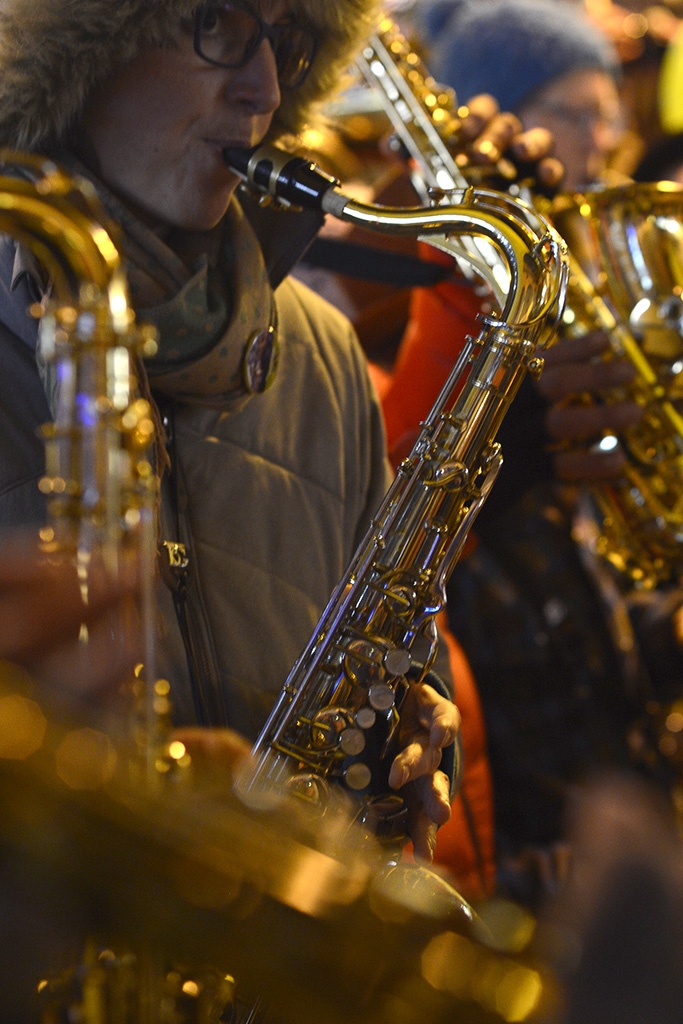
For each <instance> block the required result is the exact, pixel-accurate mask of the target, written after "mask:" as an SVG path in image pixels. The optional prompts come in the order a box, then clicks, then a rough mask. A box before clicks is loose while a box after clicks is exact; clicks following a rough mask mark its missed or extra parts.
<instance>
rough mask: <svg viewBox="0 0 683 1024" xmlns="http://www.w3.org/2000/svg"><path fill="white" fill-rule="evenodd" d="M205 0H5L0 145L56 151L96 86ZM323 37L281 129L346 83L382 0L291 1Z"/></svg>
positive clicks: (164, 38) (293, 125) (285, 105)
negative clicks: (346, 74)
mask: <svg viewBox="0 0 683 1024" xmlns="http://www.w3.org/2000/svg"><path fill="white" fill-rule="evenodd" d="M197 6H198V2H197V0H0V145H1V146H9V147H11V148H14V149H20V150H33V151H41V150H42V151H46V150H48V149H49V148H51V147H52V146H54V145H58V144H59V142H60V141H61V140H63V139H64V137H65V134H66V133H67V132H68V130H69V128H70V127H71V126H72V125H74V124H75V123H77V121H78V119H79V117H80V115H81V113H82V111H83V108H84V106H85V103H86V101H87V99H88V97H89V96H90V94H91V92H92V90H93V89H94V88H96V87H97V86H99V85H101V84H102V83H103V82H104V81H105V80H106V79H107V77H108V76H109V75H110V74H111V73H112V72H113V71H114V70H115V69H116V68H118V67H120V66H122V65H124V64H126V63H128V62H129V61H131V60H132V59H133V58H134V57H135V56H136V55H137V54H138V53H139V52H140V50H141V49H142V48H143V47H145V46H146V45H147V44H150V43H156V44H161V45H163V44H165V43H167V42H169V41H170V39H171V38H172V36H173V33H174V32H175V30H176V28H177V25H178V23H179V21H180V20H181V19H183V18H188V17H189V16H191V15H192V13H193V12H194V10H195V9H196V7H197ZM289 6H290V9H291V11H292V14H293V15H294V16H295V17H296V18H298V19H299V20H300V21H301V22H302V24H305V25H306V26H307V27H309V28H310V29H312V31H313V32H314V33H315V34H316V36H317V37H318V39H319V41H320V44H319V49H318V52H317V54H316V58H315V61H314V63H313V68H312V69H311V72H310V74H309V76H308V78H307V79H306V81H305V82H304V84H303V85H302V86H301V87H300V88H298V89H295V90H293V91H292V92H290V93H283V100H282V104H281V106H280V108H279V110H278V112H277V114H276V118H275V123H274V127H273V132H272V133H271V134H272V135H273V136H275V137H277V136H282V135H285V134H288V133H296V132H297V131H299V130H300V128H301V127H302V125H303V124H304V122H305V120H306V117H307V116H308V114H309V112H310V111H311V108H312V107H314V106H315V105H317V104H318V103H319V102H321V101H322V100H323V99H325V98H326V97H327V96H328V95H329V93H330V92H331V91H332V89H334V88H335V86H337V85H338V84H339V81H340V78H341V76H342V74H343V72H344V70H345V69H346V68H347V67H348V65H349V62H350V61H351V59H352V57H353V54H354V52H355V49H356V47H357V46H359V45H360V44H361V43H362V41H363V39H364V38H366V39H367V36H368V33H369V31H370V30H371V27H372V25H373V18H374V17H375V16H376V14H377V0H290V4H289Z"/></svg>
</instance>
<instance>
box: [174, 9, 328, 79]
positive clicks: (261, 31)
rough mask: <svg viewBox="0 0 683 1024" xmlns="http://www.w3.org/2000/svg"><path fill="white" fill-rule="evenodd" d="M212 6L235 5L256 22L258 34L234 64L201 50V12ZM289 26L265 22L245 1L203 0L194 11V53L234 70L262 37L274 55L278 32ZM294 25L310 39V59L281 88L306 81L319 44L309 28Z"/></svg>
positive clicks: (253, 49) (250, 55)
mask: <svg viewBox="0 0 683 1024" xmlns="http://www.w3.org/2000/svg"><path fill="white" fill-rule="evenodd" d="M212 7H217V8H220V7H237V8H238V9H239V10H241V11H246V13H247V14H249V15H251V17H252V18H253V19H254V21H256V23H257V24H258V35H257V36H256V39H255V41H254V43H253V44H252V45H251V46H250V47H248V48H247V50H246V52H245V53H244V55H243V56H242V57H241V58H240V60H239V61H237V62H236V63H234V64H233V63H231V64H226V63H224V62H223V61H218V60H213V59H212V58H211V57H207V56H206V55H205V54H204V53H203V52H202V47H201V35H202V16H203V14H204V13H205V12H206V11H207V10H209V9H210V8H212ZM290 27H291V23H290V22H286V23H281V24H278V23H277V22H276V23H275V24H268V22H265V21H264V20H263V19H262V18H261V17H260V16H259V15H258V14H257V13H256V11H255V10H254V9H253V7H251V6H250V5H249V4H247V3H243V2H242V0H226V2H224V3H221V2H220V0H219V2H218V3H217V2H216V0H204V3H202V4H200V6H199V7H198V8H197V10H196V12H195V19H194V34H193V38H194V49H195V53H196V54H197V56H198V57H201V59H202V60H204V61H206V63H207V64H213V66H214V67H219V68H228V69H229V70H233V71H236V70H238V69H239V68H243V67H246V65H247V64H248V63H249V61H250V60H251V59H252V57H253V56H254V54H255V53H256V52H257V50H258V48H259V46H260V45H261V43H262V42H263V40H264V39H267V40H268V42H269V43H270V44H271V49H272V50H273V54H274V55H275V44H276V43H277V39H278V36H279V35H280V33H281V32H282V31H284V29H286V28H290ZM296 27H297V28H298V29H299V31H300V32H303V33H304V34H305V35H307V36H308V37H309V38H310V39H311V44H312V45H311V56H310V60H309V62H308V67H307V68H306V69H305V70H304V72H303V74H302V75H301V77H300V78H299V79H297V80H296V82H294V83H293V84H292V85H284V84H283V83H280V84H281V85H282V88H286V89H298V87H299V86H300V85H302V84H303V83H304V82H305V81H306V78H307V77H308V73H309V72H310V70H311V68H312V66H313V61H314V60H315V55H316V53H317V50H318V45H319V41H318V39H316V37H315V35H314V34H313V32H311V31H309V29H305V28H302V27H301V26H300V25H297V26H296ZM276 66H277V62H276ZM279 77H280V72H279V69H278V81H279Z"/></svg>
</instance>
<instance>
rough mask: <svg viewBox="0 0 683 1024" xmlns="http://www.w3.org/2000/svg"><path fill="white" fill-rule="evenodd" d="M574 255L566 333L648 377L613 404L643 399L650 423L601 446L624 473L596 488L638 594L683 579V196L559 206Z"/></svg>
mask: <svg viewBox="0 0 683 1024" xmlns="http://www.w3.org/2000/svg"><path fill="white" fill-rule="evenodd" d="M551 217H552V219H553V222H554V223H555V224H556V225H557V227H558V229H559V230H560V231H561V233H562V235H563V237H565V239H566V240H567V243H568V246H569V249H570V252H571V254H572V260H571V270H570V275H569V285H568V296H569V298H568V302H567V307H566V309H565V314H564V323H563V332H564V333H565V334H567V335H568V336H570V337H577V336H581V335H583V334H585V333H586V332H588V331H594V330H601V331H604V332H605V333H606V334H607V335H608V337H609V339H610V353H609V354H608V356H607V358H611V356H612V355H615V356H619V357H622V358H627V359H629V360H630V362H631V363H632V364H633V366H634V368H635V371H636V375H635V378H634V381H633V383H632V384H631V385H629V386H628V387H625V388H622V389H618V390H614V391H613V392H611V393H608V394H606V395H605V396H604V397H603V400H604V401H606V402H616V401H625V400H628V401H632V402H635V403H636V404H637V405H638V406H639V407H640V408H641V410H642V415H641V419H640V421H639V422H638V423H637V424H636V425H634V426H632V427H627V428H624V429H622V430H621V431H620V432H619V433H618V435H617V434H614V433H610V432H605V435H604V436H603V437H602V438H601V439H599V441H598V442H597V446H598V447H599V448H602V449H611V448H615V447H617V446H619V447H620V448H621V449H622V451H623V452H624V454H625V456H626V462H625V467H624V470H623V474H622V476H621V477H620V478H619V479H617V480H615V481H612V482H601V483H599V484H593V485H591V487H590V495H591V498H592V504H593V508H594V514H595V517H596V520H597V523H598V536H597V539H596V550H597V553H598V554H599V555H601V556H602V557H603V558H604V559H605V560H606V561H607V562H608V563H609V564H610V565H612V566H613V567H614V568H615V569H616V570H617V572H618V574H619V575H620V576H621V577H622V578H624V579H626V580H628V581H629V582H630V583H632V584H633V585H635V586H636V587H639V588H643V589H652V588H654V587H656V586H658V585H659V584H662V583H668V582H675V581H676V580H680V578H681V574H682V573H683V545H682V542H683V493H682V491H681V480H683V415H681V412H680V399H681V397H682V396H683V359H682V357H683V342H682V341H681V328H682V326H683V303H682V301H681V294H682V293H683V189H682V188H681V187H680V186H679V185H676V184H674V183H673V182H658V183H653V184H636V183H634V184H628V185H623V186H620V187H618V188H611V189H604V190H601V191H596V192H591V193H587V194H585V195H577V196H560V197H558V198H557V199H555V200H554V201H553V204H552V211H551Z"/></svg>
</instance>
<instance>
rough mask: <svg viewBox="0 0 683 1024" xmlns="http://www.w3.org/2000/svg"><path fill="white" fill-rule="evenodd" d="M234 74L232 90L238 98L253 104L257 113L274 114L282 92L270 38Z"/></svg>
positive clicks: (264, 40)
mask: <svg viewBox="0 0 683 1024" xmlns="http://www.w3.org/2000/svg"><path fill="white" fill-rule="evenodd" d="M233 74H234V76H235V77H234V78H233V80H232V84H231V89H232V91H233V92H234V93H235V94H236V97H237V99H238V100H242V101H243V102H248V103H250V104H252V106H253V108H254V112H255V113H258V114H272V113H274V111H276V110H277V108H278V107H279V106H280V100H281V99H282V94H281V92H280V83H279V81H278V73H277V65H276V63H275V54H274V53H273V47H272V45H271V43H270V40H269V39H262V40H261V44H260V45H259V47H258V49H257V50H256V52H255V53H254V55H253V56H252V57H251V59H250V60H249V61H248V62H247V63H246V64H245V65H244V67H243V68H238V69H237V70H236V71H234V72H233Z"/></svg>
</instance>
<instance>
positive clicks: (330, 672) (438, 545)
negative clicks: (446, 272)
mask: <svg viewBox="0 0 683 1024" xmlns="http://www.w3.org/2000/svg"><path fill="white" fill-rule="evenodd" d="M225 158H226V160H227V162H228V164H229V166H230V167H231V169H232V170H233V171H235V172H236V173H237V174H238V175H240V176H241V177H242V179H243V181H244V182H246V183H247V184H248V185H249V186H250V187H251V188H252V189H255V190H256V191H258V192H261V193H262V194H264V195H269V196H271V197H275V198H276V199H277V200H278V201H279V202H281V203H284V204H289V205H295V206H296V205H299V206H308V207H311V208H315V209H318V210H322V211H323V212H325V213H330V214H332V215H333V216H336V217H338V218H341V219H343V220H345V221H348V222H349V223H351V224H355V225H360V226H363V227H366V228H371V229H373V230H376V231H380V232H387V233H389V234H409V235H411V236H416V237H417V238H418V239H421V240H424V241H427V242H429V243H431V244H432V245H435V246H437V247H439V248H440V249H442V250H443V251H445V252H449V253H451V254H452V255H457V256H458V257H460V258H462V257H463V256H464V257H466V258H467V259H468V261H469V262H470V264H471V265H472V266H473V267H475V268H476V269H477V270H480V269H481V271H482V273H487V275H488V276H489V277H490V278H491V279H492V280H493V282H494V283H495V286H496V289H497V291H498V293H499V294H500V295H501V297H502V302H501V311H500V315H499V316H492V317H486V318H484V319H483V329H482V331H481V333H480V335H479V337H477V338H470V339H469V341H468V344H467V346H466V347H465V348H464V350H463V352H462V353H461V355H460V357H459V358H458V360H457V362H456V364H455V365H454V367H453V369H452V371H451V373H450V375H449V377H448V380H447V381H446V383H445V385H444V387H443V390H442V392H441V394H440V396H439V398H438V399H437V401H436V403H435V405H434V407H433V409H432V410H431V412H430V413H429V415H428V416H427V418H426V420H425V422H424V424H423V426H422V431H421V433H420V436H419V438H418V440H417V442H416V444H415V446H414V448H413V450H412V452H411V453H410V455H409V456H408V457H407V458H406V459H405V460H404V462H403V463H402V464H401V466H400V467H399V469H398V473H397V476H396V478H395V481H394V483H393V484H392V486H391V487H390V489H389V491H388V492H387V495H386V497H385V499H384V501H383V503H382V506H381V507H380V509H379V510H378V512H377V513H376V515H375V517H374V519H373V521H372V524H371V526H370V528H369V530H368V532H367V534H366V536H365V538H364V539H363V541H362V542H361V544H360V545H359V547H358V549H357V551H356V553H355V555H354V557H353V559H352V561H351V564H350V565H349V567H348V569H347V571H346V573H345V575H344V576H343V578H342V579H341V581H340V582H339V584H338V586H337V587H336V589H335V591H334V592H333V594H332V596H331V598H330V601H329V603H328V605H327V607H326V609H325V611H324V612H323V614H322V616H321V618H320V620H319V622H318V624H317V626H316V628H315V631H314V633H313V636H312V637H311V640H310V642H309V644H308V645H307V647H306V648H305V650H304V651H303V653H302V654H301V656H300V658H299V659H298V661H297V662H296V664H295V666H294V668H293V669H292V671H291V673H290V675H289V677H288V679H287V680H286V682H285V685H284V687H283V689H282V691H281V694H280V696H279V699H278V700H277V702H276V704H275V706H274V708H273V711H272V712H271V714H270V716H269V717H268V719H267V721H266V724H265V726H264V727H263V730H262V731H261V734H260V735H259V737H258V739H257V741H256V743H255V745H254V748H253V751H252V760H253V764H252V767H251V769H250V771H249V774H248V777H247V779H246V780H244V781H243V783H242V786H241V789H242V792H243V795H244V796H245V797H246V798H247V799H255V800H256V801H258V800H259V799H261V795H262V794H263V793H266V794H270V793H272V792H273V791H278V790H280V789H284V790H285V791H287V792H291V793H294V794H297V795H299V796H301V797H302V798H304V799H306V800H308V801H310V803H311V804H312V805H313V806H314V807H315V808H317V809H319V810H321V811H323V812H325V811H326V810H327V809H331V808H341V809H343V812H344V813H345V814H348V815H350V817H351V818H352V820H355V821H356V822H359V823H360V824H361V826H363V827H365V828H366V829H368V830H369V831H371V832H374V833H375V834H377V835H378V836H380V837H382V838H383V839H385V840H386V842H387V844H388V845H391V844H394V843H396V842H401V841H402V840H403V839H404V838H405V825H406V821H405V819H406V808H405V805H404V802H403V799H402V797H400V796H398V795H397V794H392V793H391V791H390V790H389V787H388V784H387V778H386V776H387V772H388V767H389V764H390V760H391V758H390V752H391V747H392V741H393V740H394V739H395V738H396V734H397V730H398V727H399V723H400V712H401V705H402V702H403V700H404V699H405V696H406V693H407V689H408V687H409V686H410V685H419V683H420V682H421V681H422V680H423V679H424V677H425V674H426V672H427V670H428V669H429V666H430V665H431V664H432V663H433V659H434V656H435V653H436V643H437V640H436V628H435V616H436V615H437V613H438V612H439V610H440V609H441V608H442V607H443V605H444V602H445V585H446V581H447V579H448V577H449V575H450V572H451V571H452V569H453V567H454V565H455V563H456V561H457V559H458V556H459V554H460V552H461V550H462V547H463V544H464V542H465V539H466V537H467V534H468V532H469V529H470V527H471V525H472V522H473V520H474V518H475V516H476V515H477V513H478V511H479V509H480V507H481V505H482V504H483V502H484V501H485V500H486V497H487V495H488V493H489V491H490V489H491V487H492V485H493V482H494V480H495V477H496V474H497V472H498V470H499V468H500V465H501V462H502V457H501V453H500V446H499V445H498V444H496V442H495V436H496V433H497V431H498V428H499V426H500V423H501V421H502V419H503V417H504V415H505V413H506V411H507V408H508V407H509V405H510V403H511V402H512V400H513V398H514V396H515V394H516V392H517V389H518V388H519V385H520V383H521V381H522V379H523V377H524V375H525V374H526V372H530V373H532V374H535V373H539V372H540V370H541V368H542V364H543V360H542V357H541V355H540V354H539V353H540V351H542V350H543V348H544V347H545V346H547V345H548V344H549V343H550V342H551V340H552V338H553V337H554V328H555V325H556V323H557V321H558V317H559V315H560V313H561V309H562V304H563V299H564V287H565V263H564V245H563V243H562V242H561V240H560V239H559V237H558V236H557V235H556V234H555V233H554V232H553V230H552V229H551V228H550V227H549V226H548V224H547V223H546V222H545V221H544V220H543V219H542V218H540V217H539V216H538V215H537V214H535V213H534V211H532V210H531V209H530V208H528V207H527V206H526V205H525V204H523V203H521V202H520V201H517V200H513V199H512V198H510V197H509V196H505V195H502V194H500V193H495V192H493V191H486V190H479V191H476V190H474V189H469V188H468V189H465V190H461V191H460V192H452V193H451V194H450V197H449V198H450V199H451V203H450V205H436V206H430V207H417V208H413V209H411V208H392V207H380V206H374V205H366V204H363V203H360V202H356V201H354V200H353V199H350V198H349V197H348V196H346V195H344V193H343V192H342V191H341V190H340V189H339V188H338V182H337V181H336V180H335V179H334V178H331V177H330V176H329V175H326V174H324V173H323V172H321V171H320V170H319V169H318V168H317V167H316V166H315V165H314V164H312V163H310V162H307V161H306V160H305V159H303V158H300V157H292V156H291V155H290V154H287V153H283V152H282V151H280V150H276V149H273V148H269V147H261V148H259V149H257V150H255V151H252V152H246V151H238V150H228V151H226V153H225ZM473 240H476V241H480V240H481V241H484V242H486V243H487V247H480V246H475V245H472V244H471V243H472V241H473ZM492 254H493V255H494V256H495V259H492V258H491V257H492ZM421 644H424V645H425V646H426V656H425V657H424V662H423V664H422V666H421V667H420V668H419V669H417V670H416V668H415V665H414V659H415V652H416V651H418V650H419V649H420V645H421ZM409 677H411V682H410V683H409V682H408V678H409Z"/></svg>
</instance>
